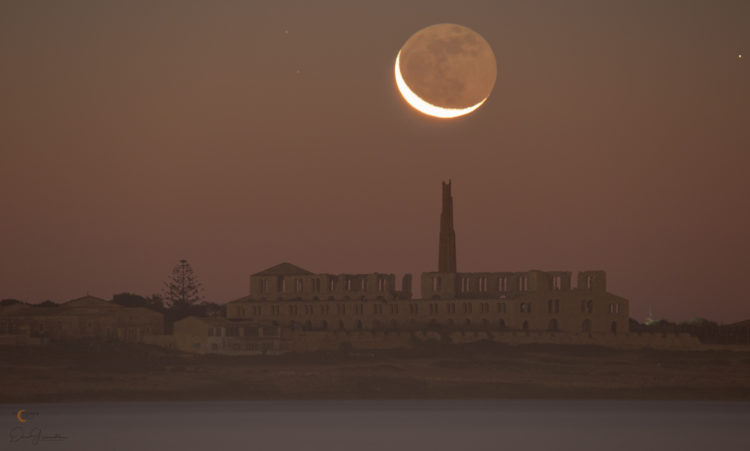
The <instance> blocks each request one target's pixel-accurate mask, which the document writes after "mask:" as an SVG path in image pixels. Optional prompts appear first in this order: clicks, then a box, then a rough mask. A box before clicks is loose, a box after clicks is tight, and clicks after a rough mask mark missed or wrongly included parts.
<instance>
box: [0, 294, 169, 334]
mask: <svg viewBox="0 0 750 451" xmlns="http://www.w3.org/2000/svg"><path fill="white" fill-rule="evenodd" d="M163 333H164V316H163V315H162V314H161V313H159V312H154V311H152V310H149V309H145V308H128V307H122V306H119V305H116V304H110V303H108V301H103V300H96V301H91V302H90V303H89V305H87V306H85V307H83V306H77V305H71V306H67V305H66V304H62V305H60V306H58V307H39V306H26V308H25V309H18V310H16V311H13V312H11V313H9V314H3V313H2V312H0V335H2V334H8V335H26V336H29V337H39V338H42V339H44V340H67V339H81V338H102V339H114V340H121V341H129V342H139V341H141V340H142V338H143V337H144V336H146V335H159V334H163Z"/></svg>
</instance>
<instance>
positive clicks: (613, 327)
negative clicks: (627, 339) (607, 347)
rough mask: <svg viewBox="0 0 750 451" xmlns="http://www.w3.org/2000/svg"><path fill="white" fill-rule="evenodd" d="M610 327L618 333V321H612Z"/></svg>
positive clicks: (613, 331) (614, 332)
mask: <svg viewBox="0 0 750 451" xmlns="http://www.w3.org/2000/svg"><path fill="white" fill-rule="evenodd" d="M610 329H611V330H612V333H613V334H616V333H617V321H612V325H611V326H610Z"/></svg>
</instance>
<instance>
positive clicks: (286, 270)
mask: <svg viewBox="0 0 750 451" xmlns="http://www.w3.org/2000/svg"><path fill="white" fill-rule="evenodd" d="M252 275H253V276H309V275H312V273H311V272H310V271H308V270H306V269H302V268H300V267H299V266H296V265H293V264H291V263H287V262H284V263H279V264H278V265H276V266H271V267H270V268H267V269H264V270H263V271H261V272H257V273H255V274H252Z"/></svg>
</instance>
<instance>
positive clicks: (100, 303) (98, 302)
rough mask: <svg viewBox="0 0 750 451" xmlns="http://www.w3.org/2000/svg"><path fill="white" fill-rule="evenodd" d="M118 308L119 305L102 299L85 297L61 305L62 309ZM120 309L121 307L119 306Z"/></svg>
mask: <svg viewBox="0 0 750 451" xmlns="http://www.w3.org/2000/svg"><path fill="white" fill-rule="evenodd" d="M113 305H114V306H117V304H115V303H113V302H110V301H107V300H104V299H102V298H98V297H96V296H89V295H86V296H83V297H80V298H76V299H72V300H70V301H68V302H63V303H62V304H60V306H62V307H68V308H70V307H111V306H113ZM118 307H119V306H118Z"/></svg>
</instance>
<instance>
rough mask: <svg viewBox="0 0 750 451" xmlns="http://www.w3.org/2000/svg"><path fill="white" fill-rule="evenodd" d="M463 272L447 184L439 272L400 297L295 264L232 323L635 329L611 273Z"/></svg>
mask: <svg viewBox="0 0 750 451" xmlns="http://www.w3.org/2000/svg"><path fill="white" fill-rule="evenodd" d="M571 278H572V273H571V272H570V271H538V270H532V271H524V272H477V273H461V272H457V271H456V234H455V230H454V228H453V197H452V194H451V183H450V181H449V182H448V183H443V205H442V212H441V216H440V241H439V256H438V272H426V273H423V274H422V277H421V293H422V296H421V299H411V276H410V275H408V274H407V275H406V276H405V277H404V280H403V281H402V287H401V290H399V291H396V290H395V276H393V275H392V274H379V273H375V274H357V275H346V274H341V275H331V274H313V273H311V272H310V271H307V270H304V269H301V268H299V267H297V266H294V265H292V264H290V263H282V264H280V265H277V266H274V267H272V268H269V269H267V270H265V271H262V272H259V273H257V274H253V275H252V276H250V294H249V296H246V297H244V298H241V299H238V300H236V301H233V302H230V303H229V304H228V305H227V318H229V319H234V320H239V319H252V320H254V321H259V322H262V323H268V324H274V325H279V326H283V327H291V328H293V329H296V328H302V329H305V330H416V329H424V328H447V329H461V330H487V331H506V330H519V331H530V330H536V331H540V330H544V331H561V332H570V333H617V332H626V331H627V330H628V301H627V300H626V299H624V298H621V297H619V296H616V295H614V294H611V293H609V292H607V286H606V273H605V272H604V271H580V272H578V274H577V284H576V286H575V287H573V286H572V283H571Z"/></svg>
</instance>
